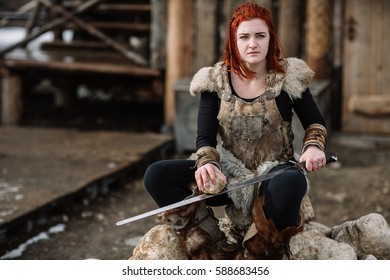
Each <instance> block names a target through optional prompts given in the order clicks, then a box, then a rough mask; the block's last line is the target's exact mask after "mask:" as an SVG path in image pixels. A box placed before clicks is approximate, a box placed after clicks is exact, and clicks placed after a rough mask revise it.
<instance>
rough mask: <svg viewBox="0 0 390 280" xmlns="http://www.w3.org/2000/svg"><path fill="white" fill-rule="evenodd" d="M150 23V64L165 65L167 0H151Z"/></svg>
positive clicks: (155, 65)
mask: <svg viewBox="0 0 390 280" xmlns="http://www.w3.org/2000/svg"><path fill="white" fill-rule="evenodd" d="M151 3H152V11H151V12H152V24H151V28H152V30H151V32H150V33H151V34H150V66H151V67H154V68H165V66H166V49H165V47H166V34H167V0H152V1H151Z"/></svg>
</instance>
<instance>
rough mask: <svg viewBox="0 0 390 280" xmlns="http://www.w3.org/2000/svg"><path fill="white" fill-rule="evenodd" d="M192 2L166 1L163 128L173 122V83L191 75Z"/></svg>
mask: <svg viewBox="0 0 390 280" xmlns="http://www.w3.org/2000/svg"><path fill="white" fill-rule="evenodd" d="M191 63H192V1H191V0H169V1H168V30H167V73H166V81H165V104H164V107H165V126H166V129H170V128H172V127H173V125H174V120H175V114H176V112H175V92H174V89H173V86H174V84H175V82H176V81H177V80H178V79H180V78H184V77H186V76H190V75H192V71H191V68H192V65H191Z"/></svg>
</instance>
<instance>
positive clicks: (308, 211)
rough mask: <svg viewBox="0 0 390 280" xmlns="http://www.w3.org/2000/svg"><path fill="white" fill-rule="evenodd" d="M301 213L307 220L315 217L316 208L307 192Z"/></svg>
mask: <svg viewBox="0 0 390 280" xmlns="http://www.w3.org/2000/svg"><path fill="white" fill-rule="evenodd" d="M301 215H302V217H303V220H304V221H305V222H309V221H311V220H312V219H313V218H314V209H313V206H312V204H311V201H310V198H309V196H308V195H307V194H306V195H305V196H304V197H303V199H302V202H301Z"/></svg>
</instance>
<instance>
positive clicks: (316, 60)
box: [0, 0, 390, 136]
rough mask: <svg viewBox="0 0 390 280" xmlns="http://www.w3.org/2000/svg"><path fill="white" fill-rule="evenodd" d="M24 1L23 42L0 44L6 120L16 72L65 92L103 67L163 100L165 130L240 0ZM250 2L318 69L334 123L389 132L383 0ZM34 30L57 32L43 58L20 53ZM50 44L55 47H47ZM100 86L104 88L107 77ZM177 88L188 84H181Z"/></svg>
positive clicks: (344, 128)
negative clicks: (137, 45) (134, 43)
mask: <svg viewBox="0 0 390 280" xmlns="http://www.w3.org/2000/svg"><path fill="white" fill-rule="evenodd" d="M31 2H34V3H35V6H34V7H33V8H31V10H30V11H29V15H30V17H29V20H28V22H27V25H26V29H27V30H28V34H29V35H28V36H27V38H26V40H24V41H23V42H21V43H20V44H19V45H18V46H17V47H18V48H13V49H8V50H6V51H4V50H3V51H0V54H1V55H2V60H1V69H2V70H1V73H2V76H3V85H2V122H3V124H16V123H17V122H18V120H19V118H20V110H21V108H20V99H21V98H22V97H21V95H22V91H23V90H22V85H23V83H22V80H24V79H25V77H26V76H28V75H30V74H31V72H33V74H34V75H35V76H36V75H40V76H45V75H48V76H50V77H51V78H52V79H53V80H56V81H57V82H58V83H61V81H60V80H61V79H62V78H64V77H66V79H65V81H66V83H65V84H66V85H67V86H64V84H61V88H63V89H66V87H68V91H72V87H71V85H69V81H70V80H72V81H73V80H74V81H75V82H76V83H77V82H79V81H78V79H79V78H80V79H81V78H87V77H89V78H90V79H91V80H92V81H93V82H96V81H99V80H100V81H101V79H100V78H96V77H106V75H107V76H109V77H110V80H109V81H112V82H115V83H124V84H125V85H127V86H129V85H131V86H133V87H134V88H143V87H144V86H145V85H146V86H148V87H147V88H146V90H149V92H152V93H153V94H154V96H156V97H158V96H159V97H160V98H162V99H163V102H164V108H165V125H166V127H167V128H168V129H169V128H172V127H173V126H174V125H175V120H176V119H177V108H178V106H177V104H176V103H177V102H178V100H177V99H178V98H177V95H178V92H177V91H178V90H177V88H175V85H177V83H178V82H180V81H181V80H183V79H184V80H185V79H187V81H188V78H190V77H191V76H192V75H193V74H194V73H195V72H196V71H197V70H198V69H199V68H201V67H204V66H210V65H213V64H214V63H215V62H217V61H218V60H219V58H220V56H221V54H222V50H223V46H224V42H225V39H226V28H227V22H228V19H229V17H230V15H231V13H232V11H233V10H234V9H235V7H236V6H237V5H238V4H240V3H242V2H245V1H242V0H215V1H209V0H150V1H146V0H145V1H125V0H123V1H120V0H115V1H114V0H106V1H104V0H62V1H50V0H35V1H31ZM255 2H257V3H259V4H261V5H264V6H266V7H267V8H269V9H270V10H271V11H272V13H273V17H274V21H275V25H276V26H277V29H278V33H279V36H280V38H281V40H282V43H283V45H284V49H285V54H286V56H296V57H300V58H303V59H305V60H306V61H307V62H308V64H309V66H310V67H311V68H312V69H313V70H314V71H315V72H316V76H315V83H314V87H315V90H314V91H316V92H317V94H318V102H319V103H321V104H322V105H321V106H323V110H324V114H326V117H327V118H328V119H329V120H330V123H331V127H332V129H334V130H339V131H341V132H345V133H355V134H359V135H361V134H370V135H387V136H388V135H390V106H389V105H390V92H389V91H388V90H386V86H385V83H384V82H385V81H386V80H387V79H389V78H390V55H389V53H388V50H389V44H390V42H389V40H390V37H389V36H387V32H388V30H387V26H389V24H388V23H389V18H390V2H389V1H385V0H373V1H366V0H257V1H255ZM43 11H45V12H46V14H47V15H48V16H47V17H46V18H45V20H46V25H43V26H42V25H41V26H40V27H39V28H37V26H36V25H35V23H36V22H37V18H39V15H42V13H43ZM41 20H42V18H41ZM34 26H35V28H32V27H34ZM65 29H67V30H69V29H70V30H73V31H74V32H75V34H78V36H74V40H73V41H71V42H64V41H63V40H62V39H61V32H62V31H63V30H65ZM37 30H38V31H39V32H42V33H43V32H45V30H46V31H48V30H50V31H55V34H56V37H55V40H53V42H48V43H46V44H44V45H42V46H41V48H40V49H39V52H40V53H41V55H42V56H43V57H44V59H43V60H41V61H40V60H39V58H38V57H35V56H33V53H30V52H26V46H27V47H28V42H30V41H31V40H32V37H34V36H35V35H34V34H35V33H34V32H37ZM131 36H135V37H137V38H140V36H141V37H142V36H144V37H143V38H145V40H146V42H147V47H146V48H145V45H144V48H143V49H142V50H143V53H141V54H140V52H139V50H133V49H131V45H130V44H129V38H130V37H131ZM92 38H93V40H92ZM91 50H92V51H91ZM108 50H109V51H108ZM53 51H55V55H54V54H53V55H51V54H52V52H53ZM49 54H50V55H49ZM77 54H79V56H77ZM86 54H92V56H91V55H86ZM79 59H80V60H79ZM84 60H85V61H84ZM107 61H109V63H107ZM111 79H112V80H111ZM71 84H72V83H71ZM104 84H105V86H110V83H107V79H106V80H105V83H104ZM180 90H182V91H183V90H184V91H185V87H183V86H181V89H180ZM180 90H179V91H180ZM144 92H145V91H144ZM64 100H66V98H64ZM179 102H183V101H179ZM187 111H188V110H187ZM188 119H189V120H192V118H191V117H189V118H188Z"/></svg>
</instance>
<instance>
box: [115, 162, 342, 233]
mask: <svg viewBox="0 0 390 280" xmlns="http://www.w3.org/2000/svg"><path fill="white" fill-rule="evenodd" d="M337 159H338V158H337V155H335V154H329V155H327V158H326V164H328V163H332V162H336V161H337ZM290 162H291V163H294V165H292V166H287V167H285V168H282V169H279V170H277V171H274V172H269V173H267V174H263V175H259V176H255V177H253V178H251V179H249V180H246V181H243V182H238V183H235V184H232V185H228V186H227V187H226V188H224V189H223V190H222V191H221V192H219V193H217V194H208V193H202V194H199V195H196V194H192V195H190V196H188V197H187V198H185V199H183V200H181V201H179V202H176V203H172V204H169V205H167V206H164V207H160V208H157V209H154V210H151V211H148V212H145V213H142V214H139V215H136V216H133V217H130V218H127V219H124V220H121V221H118V222H117V223H116V225H117V226H121V225H124V224H128V223H132V222H134V221H138V220H141V219H144V218H147V217H150V216H153V215H157V214H160V213H162V212H165V211H168V210H172V209H175V208H178V207H182V206H185V205H188V204H191V203H194V202H198V201H202V200H206V199H208V198H211V197H215V196H218V195H221V194H224V193H228V192H231V191H234V190H238V189H242V188H245V187H247V186H251V185H254V184H256V183H260V182H263V181H266V180H269V179H271V178H272V177H274V176H276V175H278V174H281V173H283V172H286V171H288V170H293V169H297V168H298V169H299V170H302V171H303V172H306V169H305V162H295V161H290Z"/></svg>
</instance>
